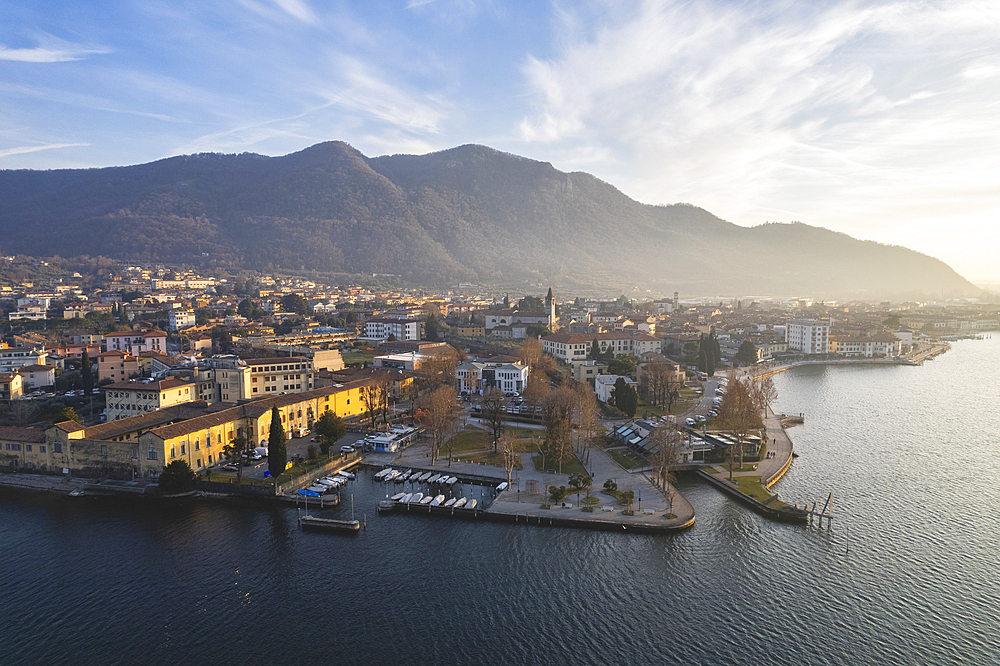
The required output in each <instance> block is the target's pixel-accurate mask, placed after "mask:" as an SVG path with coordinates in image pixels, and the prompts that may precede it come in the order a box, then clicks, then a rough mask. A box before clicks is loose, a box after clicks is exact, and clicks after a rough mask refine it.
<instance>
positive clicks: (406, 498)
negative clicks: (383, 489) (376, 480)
mask: <svg viewBox="0 0 1000 666" xmlns="http://www.w3.org/2000/svg"><path fill="white" fill-rule="evenodd" d="M411 497H413V493H406V494H405V495H403V497H402V499H400V500H399V503H400V504H407V503H409V501H410V498H411Z"/></svg>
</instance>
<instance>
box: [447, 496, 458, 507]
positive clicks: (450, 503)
mask: <svg viewBox="0 0 1000 666" xmlns="http://www.w3.org/2000/svg"><path fill="white" fill-rule="evenodd" d="M456 499H457V498H455V497H452V498H451V499H450V500H448V501H447V502H445V503H444V505H445V506H454V505H455V500H456Z"/></svg>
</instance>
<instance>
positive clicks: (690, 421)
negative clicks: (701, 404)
mask: <svg viewBox="0 0 1000 666" xmlns="http://www.w3.org/2000/svg"><path fill="white" fill-rule="evenodd" d="M684 423H686V424H688V425H689V426H693V425H694V424H695V420H694V419H692V418H686V419H684Z"/></svg>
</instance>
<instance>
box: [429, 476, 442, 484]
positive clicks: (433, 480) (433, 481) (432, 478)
mask: <svg viewBox="0 0 1000 666" xmlns="http://www.w3.org/2000/svg"><path fill="white" fill-rule="evenodd" d="M440 478H441V475H440V474H435V475H434V476H432V477H431V478H429V479H427V483H437V482H438V479H440Z"/></svg>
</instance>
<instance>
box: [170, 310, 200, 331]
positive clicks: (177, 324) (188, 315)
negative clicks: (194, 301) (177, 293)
mask: <svg viewBox="0 0 1000 666" xmlns="http://www.w3.org/2000/svg"><path fill="white" fill-rule="evenodd" d="M167 319H168V320H169V321H170V330H171V331H179V330H181V329H182V328H188V327H190V326H194V322H195V316H194V313H193V312H191V311H190V310H171V311H170V312H169V313H168V314H167Z"/></svg>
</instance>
